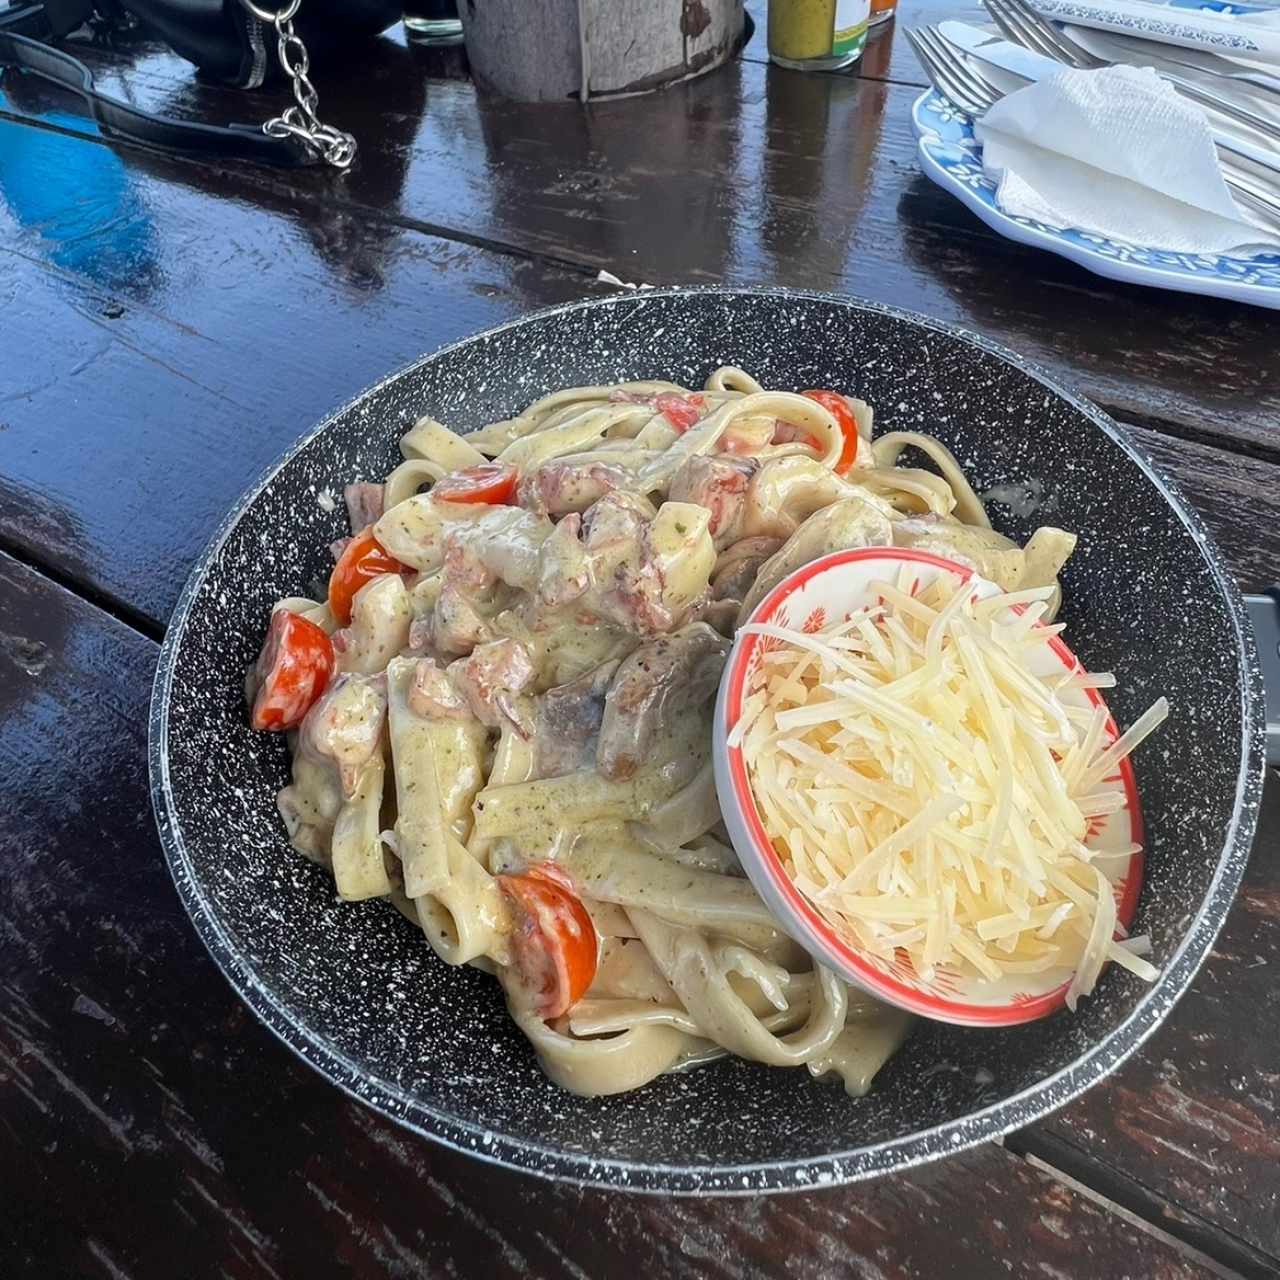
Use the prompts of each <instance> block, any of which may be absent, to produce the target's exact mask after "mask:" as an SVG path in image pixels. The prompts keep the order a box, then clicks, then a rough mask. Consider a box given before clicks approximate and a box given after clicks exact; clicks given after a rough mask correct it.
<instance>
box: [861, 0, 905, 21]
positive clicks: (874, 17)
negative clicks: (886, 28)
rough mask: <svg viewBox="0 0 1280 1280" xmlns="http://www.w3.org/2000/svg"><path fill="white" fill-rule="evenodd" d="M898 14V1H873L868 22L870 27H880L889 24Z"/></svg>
mask: <svg viewBox="0 0 1280 1280" xmlns="http://www.w3.org/2000/svg"><path fill="white" fill-rule="evenodd" d="M897 12H898V0H871V17H870V18H869V19H868V20H867V21H868V24H869V25H870V26H873V27H875V26H879V25H880V23H882V22H888V21H889V19H890V18H892V17H893V15H894V14H895V13H897Z"/></svg>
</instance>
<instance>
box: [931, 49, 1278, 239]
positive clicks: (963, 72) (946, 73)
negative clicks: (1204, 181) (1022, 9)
mask: <svg viewBox="0 0 1280 1280" xmlns="http://www.w3.org/2000/svg"><path fill="white" fill-rule="evenodd" d="M906 34H907V39H908V41H910V43H911V47H912V49H914V50H915V54H916V57H917V58H919V60H920V65H921V66H922V67H923V68H924V71H925V74H926V75H927V76H928V77H929V82H930V83H931V84H932V85H933V87H934V88H935V89H936V90H937V91H938V92H939V93H940V94H942V96H943V97H944V98H946V99H947V101H948V102H950V103H951V104H952V105H953V106H955V107H958V108H959V109H960V110H961V111H963V112H964V113H965V115H967V116H969V117H970V118H971V119H974V120H976V119H979V118H981V117H982V116H984V115H985V114H986V113H987V111H988V110H990V108H991V107H993V106H994V105H995V104H996V103H997V102H999V101H1000V99H1001V98H1002V97H1004V91H1003V90H1001V89H999V88H997V87H996V86H995V85H994V84H992V83H991V81H990V80H988V79H987V78H986V76H984V75H983V74H982V72H981V71H979V70H978V69H977V68H976V67H974V66H973V65H972V64H971V63H970V62H969V61H968V59H967V58H966V57H965V55H964V54H963V52H962V51H961V50H959V49H957V48H955V46H953V45H952V44H951V43H950V41H948V40H947V38H946V36H944V35H943V34H942V33H941V32H940V31H939V30H938V29H937V28H936V27H920V28H918V29H916V30H914V31H908V32H907V33H906ZM1218 158H1219V163H1220V164H1221V166H1222V176H1223V179H1224V181H1225V182H1226V184H1227V186H1228V187H1229V188H1230V189H1231V192H1232V194H1233V195H1234V196H1235V198H1236V199H1237V200H1238V201H1239V202H1240V203H1241V204H1242V205H1245V206H1247V207H1248V208H1250V209H1251V210H1253V212H1254V213H1256V214H1258V215H1259V216H1260V217H1261V218H1262V219H1263V220H1264V221H1265V222H1266V224H1267V229H1268V230H1270V231H1273V232H1274V231H1280V199H1277V198H1275V197H1273V196H1271V195H1269V194H1268V193H1267V192H1266V191H1265V190H1262V189H1260V188H1258V187H1257V186H1255V185H1254V184H1253V183H1252V182H1251V181H1250V175H1248V174H1246V173H1244V172H1243V171H1242V170H1240V169H1239V168H1237V167H1236V166H1235V165H1234V164H1233V163H1232V161H1231V160H1229V159H1228V158H1227V157H1225V156H1223V155H1222V154H1221V153H1220V154H1219V157H1218Z"/></svg>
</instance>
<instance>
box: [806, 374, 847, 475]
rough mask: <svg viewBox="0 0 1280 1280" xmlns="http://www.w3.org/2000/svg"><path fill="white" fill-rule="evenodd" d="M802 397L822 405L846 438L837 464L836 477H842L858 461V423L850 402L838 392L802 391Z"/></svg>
mask: <svg viewBox="0 0 1280 1280" xmlns="http://www.w3.org/2000/svg"><path fill="white" fill-rule="evenodd" d="M800 394H801V395H802V396H806V397H807V398H808V399H810V400H812V401H814V403H815V404H820V405H821V406H822V407H823V408H824V409H825V410H826V411H827V412H828V413H829V414H830V415H831V416H832V417H833V418H834V419H835V420H836V424H837V425H838V426H839V428H840V434H841V435H842V436H844V448H843V449H842V450H841V451H840V461H839V462H837V463H836V475H838V476H842V475H844V473H845V472H846V471H848V470H849V468H850V467H852V466H853V464H854V463H855V462H856V461H857V460H858V423H857V421H856V419H855V418H854V416H853V410H852V409H850V408H849V402H848V401H847V400H846V399H845V398H844V396H842V395H841V394H840V393H839V392H838V391H802V392H801V393H800Z"/></svg>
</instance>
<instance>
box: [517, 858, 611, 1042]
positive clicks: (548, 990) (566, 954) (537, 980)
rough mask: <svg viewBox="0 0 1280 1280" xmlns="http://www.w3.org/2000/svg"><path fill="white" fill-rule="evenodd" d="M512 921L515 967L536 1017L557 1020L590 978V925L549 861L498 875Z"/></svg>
mask: <svg viewBox="0 0 1280 1280" xmlns="http://www.w3.org/2000/svg"><path fill="white" fill-rule="evenodd" d="M498 885H499V886H500V888H501V889H502V891H503V893H504V894H505V895H506V897H507V901H508V902H509V903H510V905H511V908H512V912H513V915H514V917H515V928H514V929H513V930H512V933H511V941H512V946H513V949H514V953H515V964H516V969H517V971H518V972H519V974H520V976H521V978H522V979H523V981H524V982H525V984H526V985H527V987H528V989H529V990H530V992H532V994H533V1000H534V1005H533V1007H534V1012H536V1013H537V1015H538V1016H539V1017H540V1018H558V1017H560V1015H561V1014H563V1013H567V1012H568V1011H569V1009H571V1008H572V1007H573V1006H574V1005H575V1004H577V1002H578V1001H579V1000H580V999H581V998H582V996H583V995H584V993H585V992H586V990H587V988H588V987H589V986H590V985H591V983H592V981H593V980H594V978H595V976H596V964H597V963H598V958H599V951H600V948H599V942H598V940H597V938H596V930H595V926H594V925H593V924H592V923H591V917H590V916H589V915H588V914H587V909H586V907H584V906H583V905H582V900H581V899H580V898H579V897H578V895H577V894H576V893H574V891H573V885H572V882H571V881H570V879H569V877H568V876H567V875H566V874H565V873H564V872H563V871H561V870H560V868H559V867H557V866H555V865H554V864H552V863H547V862H543V863H539V864H538V865H537V866H534V867H530V868H529V869H528V870H527V871H525V872H524V873H523V874H521V875H508V876H499V877H498Z"/></svg>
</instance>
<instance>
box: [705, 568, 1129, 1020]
mask: <svg viewBox="0 0 1280 1280" xmlns="http://www.w3.org/2000/svg"><path fill="white" fill-rule="evenodd" d="M904 567H905V568H908V569H909V570H910V572H911V573H912V575H913V576H914V577H915V580H916V582H917V583H918V584H919V586H920V587H926V586H928V585H929V584H930V583H932V582H933V581H935V580H936V579H937V578H938V577H940V576H941V575H943V574H951V575H953V576H954V577H955V578H956V579H958V580H959V581H961V582H966V581H970V580H973V581H975V583H976V586H977V591H978V595H979V596H980V597H982V598H986V597H989V596H992V595H998V594H999V593H1000V589H999V588H998V587H997V586H995V584H994V583H991V582H988V581H986V580H985V579H982V578H978V577H977V575H976V574H974V572H973V570H972V569H969V568H968V567H966V566H964V565H961V564H958V563H956V562H955V561H953V560H947V559H944V558H943V557H942V556H936V555H933V554H931V553H929V552H925V551H917V550H914V549H907V548H897V547H867V548H861V549H859V550H855V551H836V552H833V553H831V554H830V555H826V556H823V557H822V558H821V559H819V560H815V561H814V562H813V563H812V564H808V565H805V566H804V567H803V568H802V569H798V570H797V571H796V572H795V573H793V574H791V576H790V577H788V578H785V579H784V580H783V581H782V582H780V583H779V584H778V586H777V587H775V588H774V590H773V591H772V592H770V593H769V595H767V596H766V597H765V598H764V600H762V601H761V602H760V604H759V606H758V607H757V608H756V610H755V612H754V613H753V614H752V615H751V618H750V621H751V622H771V623H774V624H776V625H778V626H785V627H789V628H793V629H796V630H802V631H813V632H816V631H820V630H822V629H823V628H825V627H826V626H828V625H830V624H831V623H832V622H833V621H837V620H843V619H844V618H846V617H847V616H848V615H849V614H850V613H851V612H853V611H854V610H856V609H859V608H861V607H863V606H864V605H865V604H866V603H867V600H868V598H869V594H870V592H869V588H870V587H871V585H872V584H873V583H875V582H885V581H889V582H896V581H897V580H898V575H899V573H900V571H901V570H902V569H903V568H904ZM766 644H767V641H766V640H765V638H764V637H762V636H758V635H747V634H743V633H742V632H739V634H738V637H737V639H736V640H735V641H734V645H733V650H732V652H731V653H730V655H729V661H728V664H727V665H726V667H725V672H724V676H723V677H722V679H721V682H720V693H719V697H718V699H717V701H716V710H715V722H714V733H713V740H714V757H715V774H716V790H717V792H718V795H719V799H720V809H721V813H722V814H723V816H724V822H725V826H726V827H727V828H728V831H729V835H730V838H731V839H732V841H733V847H734V849H735V850H736V851H737V854H738V858H739V860H740V861H741V863H742V866H743V869H744V870H745V871H746V873H747V875H748V876H749V877H750V879H751V883H752V884H753V885H754V886H755V888H756V892H757V893H759V894H760V897H761V898H762V899H763V900H764V902H765V904H766V905H767V906H768V908H769V910H770V911H771V912H772V913H773V914H774V916H775V917H776V918H777V920H778V923H779V924H780V925H781V927H782V928H783V929H784V930H785V931H786V932H787V933H788V934H789V935H790V936H791V937H792V938H794V939H795V940H796V941H797V942H798V943H799V944H800V945H801V946H802V947H804V949H805V950H806V951H808V952H809V954H810V955H811V956H812V957H813V958H814V960H815V961H817V962H818V963H820V964H822V965H825V966H826V967H827V968H829V969H831V970H832V971H833V972H835V973H837V974H838V975H839V976H840V977H841V978H843V979H844V980H845V981H846V982H848V983H850V984H852V985H853V986H856V987H860V988H861V989H862V990H864V991H866V992H868V993H869V994H870V995H872V996H875V997H876V998H877V999H880V1000H883V1001H885V1002H886V1003H887V1004H892V1005H896V1006H898V1007H899V1008H902V1009H907V1010H909V1011H910V1012H912V1013H917V1014H921V1015H923V1016H924V1017H927V1018H935V1019H937V1020H938V1021H940V1022H951V1023H957V1024H959V1025H962V1026H974V1027H1000V1026H1011V1025H1013V1024H1015V1023H1020V1022H1030V1021H1032V1020H1033V1019H1035V1018H1041V1017H1044V1016H1045V1015H1046V1014H1049V1013H1052V1012H1054V1011H1055V1010H1057V1009H1058V1008H1060V1007H1061V1006H1062V1005H1063V1003H1064V1001H1065V998H1066V993H1067V987H1068V985H1069V983H1070V981H1071V977H1072V972H1071V970H1070V969H1069V968H1066V967H1058V968H1055V969H1049V970H1046V971H1045V972H1044V973H1038V974H1011V975H1008V976H1006V977H1005V978H1002V979H999V980H995V981H991V980H987V979H983V978H980V977H977V976H972V975H969V974H965V973H962V972H959V971H956V970H951V969H948V968H946V967H940V968H939V969H938V970H937V971H935V973H934V974H933V975H932V976H931V977H930V978H929V979H928V980H926V979H925V978H923V977H922V976H921V975H920V974H919V973H917V972H916V971H915V968H914V966H913V965H912V964H911V961H910V957H909V956H908V954H907V952H906V950H905V949H903V948H899V949H898V951H897V952H896V954H895V957H894V959H893V960H892V961H890V960H888V959H886V958H885V957H882V956H878V955H875V954H872V953H871V952H869V951H866V950H865V949H864V948H862V947H860V946H858V945H857V943H856V942H855V941H853V940H852V939H851V938H849V937H846V936H844V935H842V934H840V933H838V932H837V931H836V930H835V929H834V928H832V926H831V925H830V924H829V923H828V922H827V921H826V920H825V919H824V918H823V916H822V915H821V914H820V913H819V912H818V911H817V909H816V908H814V907H813V906H812V905H811V904H810V903H809V902H808V901H807V900H806V899H805V898H804V896H803V895H802V894H801V893H800V891H799V890H798V889H797V888H796V887H795V885H794V884H793V883H792V881H791V879H790V877H789V876H788V875H787V873H786V871H785V870H784V869H783V866H782V862H781V860H780V859H779V857H778V855H777V853H776V852H775V851H774V848H773V845H772V843H771V842H770V840H769V837H768V835H767V834H766V832H765V828H764V824H763V822H762V821H761V819H760V814H759V811H758V810H757V808H756V803H755V798H754V796H753V795H752V792H751V784H750V782H749V780H748V775H747V767H746V761H745V760H744V759H743V754H742V749H741V747H731V746H729V744H728V735H729V731H730V730H731V729H732V728H733V726H734V725H735V724H736V723H737V721H738V719H739V717H740V716H741V714H742V703H743V699H744V696H745V694H746V690H747V688H748V684H749V680H750V677H751V675H752V673H753V672H754V671H755V669H756V667H757V666H758V665H759V662H760V657H761V654H762V652H764V651H765V645H766ZM1040 663H1042V664H1043V665H1040V666H1039V667H1038V674H1050V673H1051V672H1052V671H1054V670H1057V669H1062V670H1064V671H1072V672H1074V671H1081V670H1083V668H1082V667H1081V664H1080V662H1079V661H1078V660H1077V658H1076V656H1075V655H1074V654H1073V653H1072V652H1071V650H1070V649H1068V648H1067V646H1066V645H1065V644H1063V643H1062V640H1061V638H1060V637H1055V638H1054V639H1053V640H1052V641H1051V643H1050V644H1049V645H1048V646H1046V647H1045V648H1044V649H1041V650H1038V651H1037V664H1040ZM1033 669H1036V668H1034V667H1033ZM1061 696H1062V698H1063V700H1064V701H1066V702H1069V703H1075V704H1076V705H1079V706H1090V705H1093V706H1105V705H1106V704H1105V702H1104V701H1103V699H1102V697H1101V695H1100V694H1099V693H1098V691H1097V690H1096V689H1074V688H1073V689H1066V690H1063V692H1062V694H1061ZM1118 732H1119V731H1118V730H1117V728H1116V724H1115V721H1114V720H1113V719H1112V718H1111V717H1110V715H1108V719H1107V730H1106V741H1114V739H1115V738H1116V737H1117V736H1118ZM1117 781H1119V782H1120V783H1121V784H1122V786H1123V788H1124V793H1125V804H1124V806H1123V807H1122V808H1121V809H1119V810H1118V811H1117V812H1115V813H1112V814H1108V815H1106V816H1104V817H1099V818H1095V819H1093V820H1092V821H1091V822H1090V825H1089V832H1088V834H1087V836H1086V837H1085V843H1086V844H1087V845H1088V846H1089V848H1090V849H1095V850H1098V851H1100V852H1106V851H1116V850H1120V849H1124V848H1126V847H1128V846H1129V845H1134V844H1136V845H1138V846H1141V845H1142V816H1141V813H1140V811H1139V807H1138V792H1137V786H1136V783H1135V781H1134V776H1133V770H1132V768H1131V767H1130V764H1129V761H1128V760H1127V759H1126V760H1124V761H1122V762H1121V763H1120V764H1119V765H1118V766H1117V768H1116V771H1115V773H1113V774H1112V775H1111V777H1109V778H1107V779H1105V780H1104V781H1103V782H1102V783H1100V784H1099V786H1100V787H1106V788H1107V789H1110V788H1112V787H1114V786H1115V784H1116V782H1117ZM1099 865H1100V866H1103V867H1104V869H1105V870H1106V871H1107V873H1108V874H1109V875H1110V876H1111V878H1112V884H1113V886H1114V888H1115V893H1116V914H1117V918H1118V920H1119V922H1120V924H1121V925H1123V926H1124V927H1125V928H1128V926H1129V924H1130V922H1131V921H1132V919H1133V914H1134V911H1135V909H1136V907H1137V903H1138V895H1139V893H1140V891H1141V888H1142V854H1141V853H1136V854H1133V855H1132V856H1130V857H1129V858H1127V859H1119V858H1112V859H1107V860H1105V861H1104V862H1102V863H1100V864H1099Z"/></svg>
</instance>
